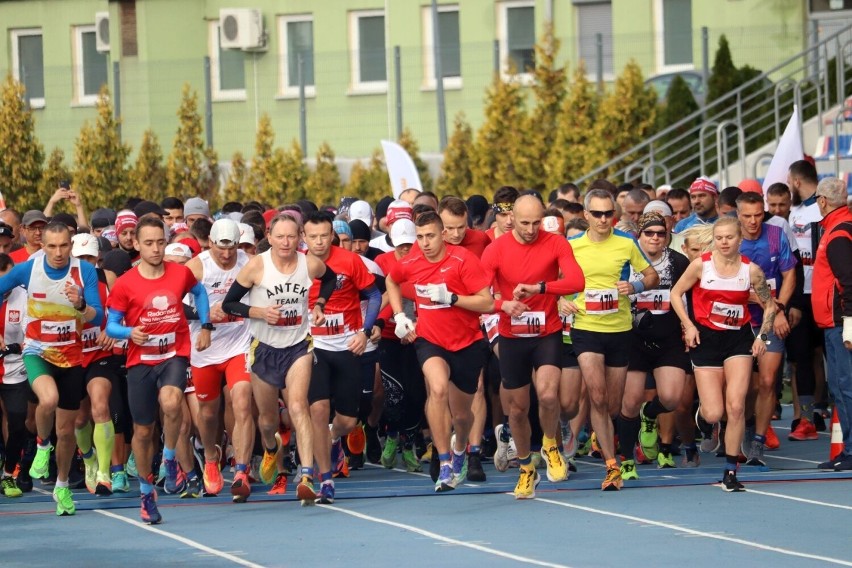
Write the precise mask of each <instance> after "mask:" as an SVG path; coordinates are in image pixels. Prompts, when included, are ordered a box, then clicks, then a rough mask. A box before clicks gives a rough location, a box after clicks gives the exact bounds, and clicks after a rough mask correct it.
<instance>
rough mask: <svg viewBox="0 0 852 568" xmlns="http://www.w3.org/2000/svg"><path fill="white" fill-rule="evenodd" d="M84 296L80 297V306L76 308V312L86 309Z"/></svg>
mask: <svg viewBox="0 0 852 568" xmlns="http://www.w3.org/2000/svg"><path fill="white" fill-rule="evenodd" d="M86 305H87V304H86V298H83V297H81V298H80V307H79V308H76V309H77V311H78V312H80V313H83V312H85V311H86Z"/></svg>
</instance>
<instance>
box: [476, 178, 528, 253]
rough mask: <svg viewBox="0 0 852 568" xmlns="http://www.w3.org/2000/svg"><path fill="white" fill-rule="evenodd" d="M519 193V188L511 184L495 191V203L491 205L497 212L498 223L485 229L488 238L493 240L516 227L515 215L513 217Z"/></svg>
mask: <svg viewBox="0 0 852 568" xmlns="http://www.w3.org/2000/svg"><path fill="white" fill-rule="evenodd" d="M519 195H520V193H519V192H518V190H517V189H515V188H514V187H512V186H510V185H504V186H503V187H501V188H500V189H498V190H497V191H495V192H494V204H493V205H491V209H492V210H494V213H495V214H496V215H495V217H494V221H495V222H496V223H497V224H496V226H494V227H491V228H490V229H488V230H487V231H485V234H486V235H488V238H489V239H491V240H492V241H494V240H496V239H497V238H499V237H502V236H503V235H505V234H506V233H509V232H511V231H512V229H513V228H514V227H515V226H514V217H512V208H513V207H514V205H515V201H517V199H518V196H519Z"/></svg>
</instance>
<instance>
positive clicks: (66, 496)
mask: <svg viewBox="0 0 852 568" xmlns="http://www.w3.org/2000/svg"><path fill="white" fill-rule="evenodd" d="M53 500H54V501H56V516H57V517H66V516H70V515H73V514H74V513H76V512H77V509H76V507H74V494H73V493H72V492H71V490H70V489H69V488H67V487H54V488H53Z"/></svg>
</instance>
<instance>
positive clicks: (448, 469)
mask: <svg viewBox="0 0 852 568" xmlns="http://www.w3.org/2000/svg"><path fill="white" fill-rule="evenodd" d="M455 488H456V486H455V485H453V466H451V465H449V464H443V465H442V466H441V470H440V472H439V473H438V481H436V482H435V491H436V492H437V493H441V492H444V491H452V490H453V489H455Z"/></svg>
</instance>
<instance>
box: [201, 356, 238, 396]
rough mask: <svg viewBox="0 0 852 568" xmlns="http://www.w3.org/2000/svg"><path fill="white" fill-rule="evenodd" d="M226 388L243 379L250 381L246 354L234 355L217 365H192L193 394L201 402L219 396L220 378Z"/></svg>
mask: <svg viewBox="0 0 852 568" xmlns="http://www.w3.org/2000/svg"><path fill="white" fill-rule="evenodd" d="M223 379H224V381H225V383H226V384H227V385H228V388H229V389H230V388H234V385H236V384H237V383H241V382H243V381H246V382H249V381H251V375H250V373H249V364H248V355H246V354H240V355H235V356H233V357H231V358H230V359H228V360H227V361H223V362H221V363H219V364H217V365H207V366H206V367H196V366H195V365H193V366H192V382H193V383H194V384H195V396H196V397H198V400H199V401H201V402H209V401H211V400H216V399H217V398H219V394H221V392H222V380H223Z"/></svg>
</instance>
